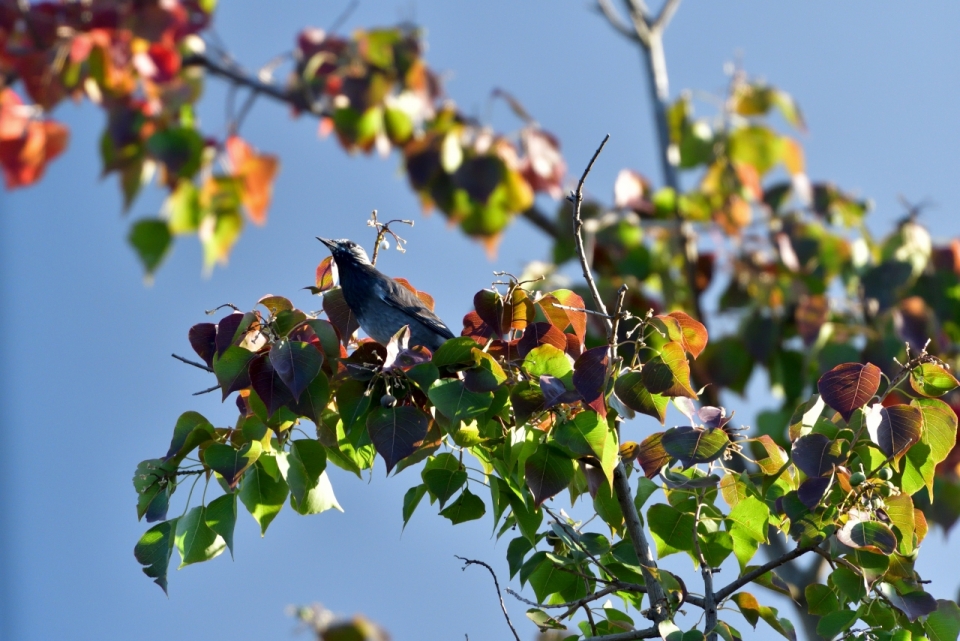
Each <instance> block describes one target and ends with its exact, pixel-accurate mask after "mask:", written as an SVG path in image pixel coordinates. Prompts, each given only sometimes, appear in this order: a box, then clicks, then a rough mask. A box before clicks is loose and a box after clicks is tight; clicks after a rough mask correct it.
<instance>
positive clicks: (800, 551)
mask: <svg viewBox="0 0 960 641" xmlns="http://www.w3.org/2000/svg"><path fill="white" fill-rule="evenodd" d="M818 545H820V543H819V542H817V543H812V544H808V545H804V546H801V547H797V548H794V549H793V550H791V551H790V552H787V553H786V554H784V555H783V556H781V557H778V558H776V559H774V560H773V561H770V562H769V563H764V564H763V565H761V566H760V567H758V568H756V569H754V570H751V571H749V572H747V573H746V574H744V575H743V576H741V577H739V578H737V579H736V580H735V581H733V582H731V583H730V584H729V585H727V586H725V587H723V588H721V589H719V590H717V593H716V598H717V603H719V602H721V601H723V600H724V599H726V598H727V597H729V596H730V595H732V594H733V593H734V592H736V591H737V590H739V589H740V588H742V587H743V586H745V585H746V584H747V583H750V582H751V581H753V580H754V579H756V578H757V577H760V576H763V575H764V574H766V573H767V572H769V571H770V570H773V569H774V568H778V567H780V566H781V565H783V564H784V563H788V562H790V561H792V560H794V559H796V558H797V557H800V556H803V555H804V554H806V553H807V552H812V551H813V550H814V548H816V547H817V546H818Z"/></svg>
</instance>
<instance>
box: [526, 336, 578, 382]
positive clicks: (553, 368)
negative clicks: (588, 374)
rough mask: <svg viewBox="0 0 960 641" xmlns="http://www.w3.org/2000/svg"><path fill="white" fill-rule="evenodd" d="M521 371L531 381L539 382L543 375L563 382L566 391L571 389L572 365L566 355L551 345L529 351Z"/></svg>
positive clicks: (540, 346)
mask: <svg viewBox="0 0 960 641" xmlns="http://www.w3.org/2000/svg"><path fill="white" fill-rule="evenodd" d="M523 370H524V371H525V372H526V373H527V375H528V376H529V377H530V379H531V380H534V381H539V380H540V377H541V376H544V375H547V376H553V377H554V378H559V379H560V380H561V381H563V384H564V385H565V386H566V387H567V389H573V363H571V362H570V357H569V356H567V355H566V353H564V352H563V351H562V350H560V349H557V348H556V347H554V346H553V345H550V344H544V345H539V346H537V347H534V348H533V349H532V350H530V351H529V352H528V353H527V355H526V357H525V358H524V359H523Z"/></svg>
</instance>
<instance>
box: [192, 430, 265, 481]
mask: <svg viewBox="0 0 960 641" xmlns="http://www.w3.org/2000/svg"><path fill="white" fill-rule="evenodd" d="M262 452H263V446H262V445H261V444H260V441H251V442H249V443H247V444H245V445H244V446H243V447H241V448H240V449H239V450H237V449H234V448H233V447H231V446H230V445H226V444H224V443H211V444H210V445H209V446H207V449H205V450H203V462H204V463H206V464H207V467H209V468H210V469H212V470H213V471H215V472H217V473H218V474H219V475H220V476H222V477H223V480H224V481H226V483H227V485H229V486H230V487H236V485H237V482H238V481H239V480H240V477H241V476H243V473H244V472H246V471H247V468H249V467H250V466H251V465H253V464H254V463H256V461H257V459H258V458H260V454H261V453H262Z"/></svg>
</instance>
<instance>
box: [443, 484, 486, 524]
mask: <svg viewBox="0 0 960 641" xmlns="http://www.w3.org/2000/svg"><path fill="white" fill-rule="evenodd" d="M486 512H487V508H486V506H485V505H484V504H483V500H482V499H481V498H480V497H479V496H477V495H476V494H474V493H473V492H471V491H470V488H468V487H465V488H463V492H461V493H460V496H458V497H457V500H456V501H454V502H453V503H451V504H450V505H448V506H447V507H446V508H444V509H443V510H441V511H440V516H442V517H444V518H447V519H450V522H451V523H452V524H453V525H457V524H458V523H466V522H467V521H475V520H476V519H479V518H482V517H483V515H484V514H486Z"/></svg>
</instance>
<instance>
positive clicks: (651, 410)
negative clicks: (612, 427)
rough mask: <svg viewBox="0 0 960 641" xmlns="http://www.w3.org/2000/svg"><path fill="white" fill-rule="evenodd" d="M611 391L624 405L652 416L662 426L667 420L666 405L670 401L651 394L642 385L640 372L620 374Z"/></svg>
mask: <svg viewBox="0 0 960 641" xmlns="http://www.w3.org/2000/svg"><path fill="white" fill-rule="evenodd" d="M613 390H614V392H615V393H616V394H617V398H619V399H620V400H621V401H622V402H623V404H624V405H626V406H627V407H629V408H630V409H632V410H634V411H635V412H640V413H641V414H646V415H647V416H652V417H653V418H655V419H657V420H658V421H660V424H661V425H663V424H664V423H665V421H666V419H667V404H668V403H669V402H670V399H669V398H668V397H666V396H662V395H660V394H651V393H650V392H648V391H647V388H646V387H645V386H644V384H643V375H642V374H641V373H640V372H635V371H631V372H627V373H626V374H621V375H620V378H618V379H617V381H616V383H614V385H613Z"/></svg>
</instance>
